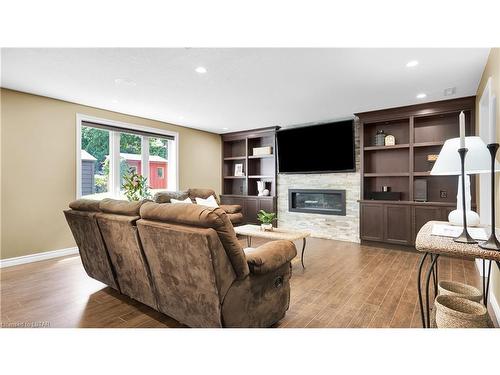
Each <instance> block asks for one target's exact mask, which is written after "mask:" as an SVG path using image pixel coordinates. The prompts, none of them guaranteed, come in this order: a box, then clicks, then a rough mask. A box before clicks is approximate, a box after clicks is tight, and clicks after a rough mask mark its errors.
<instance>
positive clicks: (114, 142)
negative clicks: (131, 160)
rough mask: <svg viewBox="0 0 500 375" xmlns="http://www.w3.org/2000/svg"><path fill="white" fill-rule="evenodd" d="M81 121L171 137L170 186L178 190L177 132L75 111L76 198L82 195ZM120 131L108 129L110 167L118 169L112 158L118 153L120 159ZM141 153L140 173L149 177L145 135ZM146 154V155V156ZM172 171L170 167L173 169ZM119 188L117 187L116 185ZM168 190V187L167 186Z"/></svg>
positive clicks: (113, 182)
mask: <svg viewBox="0 0 500 375" xmlns="http://www.w3.org/2000/svg"><path fill="white" fill-rule="evenodd" d="M83 122H94V123H97V124H101V125H108V126H113V127H117V128H121V129H123V132H124V133H126V132H127V129H129V130H138V131H143V132H146V133H153V134H156V135H159V136H162V135H165V136H169V137H173V138H174V139H173V141H171V142H172V143H171V145H172V146H173V150H171V149H169V150H168V168H169V175H170V176H172V177H174V181H173V182H171V184H172V187H171V189H172V190H173V191H177V190H179V133H178V132H173V131H170V130H165V129H160V128H153V127H148V126H144V125H138V124H132V123H128V122H122V121H115V120H109V119H105V118H99V117H94V116H89V115H85V114H82V113H77V114H76V152H75V153H76V199H80V198H81V197H82V186H81V183H82V160H81V149H82V126H85V125H83ZM119 135H120V133H119V132H117V131H110V139H111V141H110V145H111V148H110V150H109V151H110V152H109V153H110V155H111V154H112V155H113V157H111V165H110V168H115V169H116V167H117V168H118V171H119V163H118V166H113V160H115V159H116V154H118V160H119V159H120V157H119V156H120V136H119ZM141 154H142V159H141V160H142V168H141V169H142V171H141V173H142V175H143V176H146V177H148V179H149V174H147V171H148V169H147V165H146V164H148V163H147V161H148V159H149V142H148V141H147V138H146V137H142V143H141ZM146 155H147V157H146ZM174 168H175V170H174V171H172V169H174ZM113 175H114V180H117V179H118V181H119V173H118V175H116V173H113ZM118 189H119V187H118ZM110 190H112V192H113V195H115V193H116V191H117V186H116V181H112V188H111V189H110ZM167 190H168V188H167Z"/></svg>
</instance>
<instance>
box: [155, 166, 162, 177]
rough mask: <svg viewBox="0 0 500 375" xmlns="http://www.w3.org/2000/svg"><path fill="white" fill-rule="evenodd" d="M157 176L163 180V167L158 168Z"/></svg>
mask: <svg viewBox="0 0 500 375" xmlns="http://www.w3.org/2000/svg"><path fill="white" fill-rule="evenodd" d="M156 175H157V176H158V178H163V167H158V168H156Z"/></svg>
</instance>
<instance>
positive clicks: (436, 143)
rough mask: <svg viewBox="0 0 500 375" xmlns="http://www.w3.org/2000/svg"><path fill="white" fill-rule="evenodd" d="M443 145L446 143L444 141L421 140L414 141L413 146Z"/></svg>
mask: <svg viewBox="0 0 500 375" xmlns="http://www.w3.org/2000/svg"><path fill="white" fill-rule="evenodd" d="M442 145H444V141H435V142H420V143H414V144H413V147H432V146H442Z"/></svg>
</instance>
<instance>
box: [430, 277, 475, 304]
mask: <svg viewBox="0 0 500 375" xmlns="http://www.w3.org/2000/svg"><path fill="white" fill-rule="evenodd" d="M438 288H439V295H442V296H455V297H461V298H465V299H468V300H471V301H474V302H481V300H482V299H483V294H482V293H481V291H480V290H479V289H477V288H476V287H473V286H472V285H467V284H462V283H458V282H456V281H440V282H439V283H438Z"/></svg>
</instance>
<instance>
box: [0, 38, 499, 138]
mask: <svg viewBox="0 0 500 375" xmlns="http://www.w3.org/2000/svg"><path fill="white" fill-rule="evenodd" d="M488 53H489V49H487V48H484V49H481V48H475V49H445V48H443V49H437V48H425V49H370V48H350V49H345V48H328V49H307V48H293V49H283V48H269V49H266V48H251V49H238V48H227V49H221V48H215V49H209V48H162V49H147V48H126V49H118V48H101V49H99V48H88V49H73V48H56V49H40V48H28V49H24V48H23V49H12V48H7V49H5V48H4V49H2V77H1V78H2V79H1V84H2V87H5V88H10V89H13V90H19V91H25V92H29V93H33V94H38V95H43V96H48V97H52V98H57V99H62V100H67V101H70V102H76V103H80V104H85V105H89V106H93V107H98V108H104V109H108V110H112V111H117V112H122V113H127V114H131V115H136V116H142V117H146V118H151V119H155V120H160V121H165V122H169V123H174V124H179V125H183V126H187V127H192V128H197V129H202V130H207V131H211V132H215V133H225V132H230V131H237V130H243V129H252V128H259V127H266V126H275V125H279V126H288V125H294V124H302V123H311V122H322V121H328V120H334V119H338V118H345V117H348V116H352V114H353V113H356V112H362V111H369V110H375V109H382V108H389V107H396V106H401V105H409V104H415V103H421V102H425V101H435V100H443V99H451V98H456V97H463V96H469V95H475V93H476V90H477V86H478V83H479V80H480V78H481V74H482V72H483V69H484V66H485V64H486V60H487V58H488ZM410 60H418V61H419V65H418V66H417V67H414V68H407V67H406V63H407V62H409V61H410ZM199 66H203V67H205V68H206V69H207V73H206V74H199V73H196V72H195V68H197V67H199ZM117 79H118V80H122V81H125V82H124V83H121V84H120V83H118V84H117V83H116V80H117ZM131 81H132V82H131ZM449 87H456V94H455V95H453V96H449V97H445V96H444V93H443V91H444V89H446V88H449ZM421 92H423V93H426V94H427V97H426V98H425V99H424V100H422V99H417V98H416V95H417V94H418V93H421ZM226 128H227V129H226Z"/></svg>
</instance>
